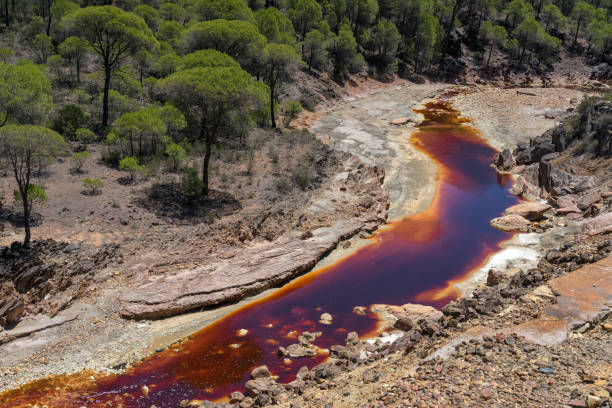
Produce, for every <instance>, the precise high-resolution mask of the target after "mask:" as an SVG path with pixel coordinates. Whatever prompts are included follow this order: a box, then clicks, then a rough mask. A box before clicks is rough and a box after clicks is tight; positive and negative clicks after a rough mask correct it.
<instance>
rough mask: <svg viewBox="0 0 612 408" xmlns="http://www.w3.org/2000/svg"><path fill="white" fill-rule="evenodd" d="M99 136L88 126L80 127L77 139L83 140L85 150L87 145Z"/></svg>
mask: <svg viewBox="0 0 612 408" xmlns="http://www.w3.org/2000/svg"><path fill="white" fill-rule="evenodd" d="M97 138H98V137H97V136H96V134H95V133H94V132H92V131H91V130H89V129H86V128H80V129H77V131H76V140H78V141H79V142H81V145H82V146H83V150H87V145H88V144H89V143H93V142H95V141H96V139H97Z"/></svg>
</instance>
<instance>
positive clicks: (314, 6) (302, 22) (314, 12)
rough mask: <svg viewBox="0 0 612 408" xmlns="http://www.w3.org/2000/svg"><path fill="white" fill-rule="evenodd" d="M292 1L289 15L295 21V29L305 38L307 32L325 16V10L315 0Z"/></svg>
mask: <svg viewBox="0 0 612 408" xmlns="http://www.w3.org/2000/svg"><path fill="white" fill-rule="evenodd" d="M290 3H291V8H290V9H289V11H287V15H288V16H289V18H290V19H291V21H292V22H293V27H294V28H295V31H296V32H298V33H300V38H301V39H304V38H305V37H306V33H307V32H308V31H310V30H311V29H312V28H313V27H314V26H315V25H316V24H317V23H318V22H319V21H320V20H321V19H322V18H323V10H322V9H321V5H320V4H319V3H317V2H316V1H315V0H292V1H291V2H290Z"/></svg>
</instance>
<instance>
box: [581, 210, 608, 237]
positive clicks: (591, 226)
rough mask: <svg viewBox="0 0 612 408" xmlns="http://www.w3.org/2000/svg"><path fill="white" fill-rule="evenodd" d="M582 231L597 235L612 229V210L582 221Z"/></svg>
mask: <svg viewBox="0 0 612 408" xmlns="http://www.w3.org/2000/svg"><path fill="white" fill-rule="evenodd" d="M580 226H581V227H582V232H584V233H585V234H587V235H597V234H603V233H607V232H611V231H612V212H609V213H605V214H602V215H599V216H597V217H593V218H590V219H588V220H585V221H582V222H581V223H580Z"/></svg>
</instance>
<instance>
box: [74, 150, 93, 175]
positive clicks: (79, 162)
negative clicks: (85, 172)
mask: <svg viewBox="0 0 612 408" xmlns="http://www.w3.org/2000/svg"><path fill="white" fill-rule="evenodd" d="M90 157H91V153H89V152H88V151H87V150H85V151H82V152H76V153H73V154H72V156H71V157H70V160H71V161H72V163H73V164H74V170H76V171H77V172H79V171H81V168H82V167H83V165H84V164H85V162H86V161H87V160H88V159H89V158H90Z"/></svg>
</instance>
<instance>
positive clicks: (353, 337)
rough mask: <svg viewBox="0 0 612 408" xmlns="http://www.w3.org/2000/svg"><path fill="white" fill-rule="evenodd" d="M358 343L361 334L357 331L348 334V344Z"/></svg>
mask: <svg viewBox="0 0 612 408" xmlns="http://www.w3.org/2000/svg"><path fill="white" fill-rule="evenodd" d="M357 343H359V334H357V332H354V331H353V332H350V333H349V334H347V335H346V340H345V344H346V345H347V346H354V345H356V344H357Z"/></svg>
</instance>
